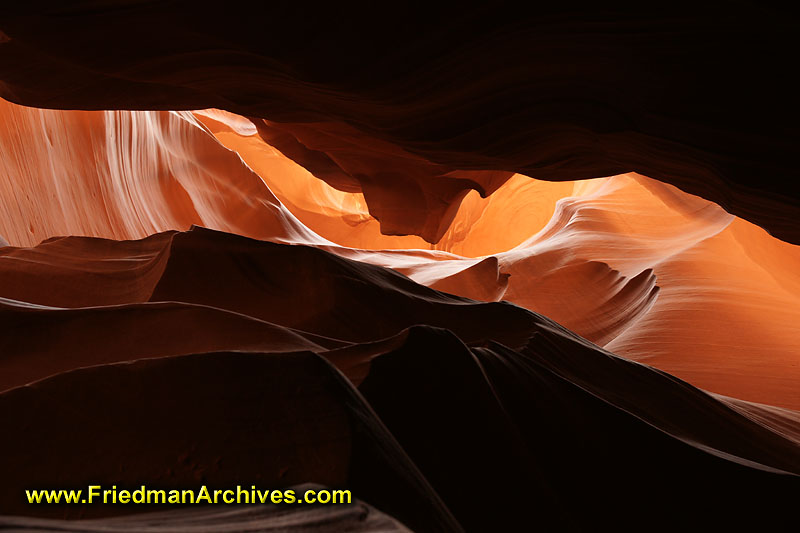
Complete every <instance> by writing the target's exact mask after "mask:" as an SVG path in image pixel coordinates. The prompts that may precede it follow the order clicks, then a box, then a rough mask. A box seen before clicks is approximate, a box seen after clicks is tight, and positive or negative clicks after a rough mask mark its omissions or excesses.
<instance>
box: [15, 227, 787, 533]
mask: <svg viewBox="0 0 800 533" xmlns="http://www.w3.org/2000/svg"><path fill="white" fill-rule="evenodd" d="M148 241H152V242H153V243H156V242H160V243H162V244H165V245H166V248H165V251H164V252H163V254H162V256H163V265H162V268H160V274H158V275H154V274H153V270H152V269H150V270H148V269H139V270H136V269H129V270H128V275H131V272H136V273H138V275H139V276H141V278H142V286H148V287H149V286H154V288H153V289H152V291H151V292H149V294H148V293H147V291H144V292H142V293H138V294H134V293H128V295H127V296H126V297H125V299H126V300H128V301H127V302H126V303H122V302H119V301H117V302H113V303H112V302H108V301H103V299H104V298H106V297H105V296H104V294H103V293H105V292H107V291H108V292H113V287H114V285H115V284H119V283H121V282H120V281H119V279H118V278H116V277H115V276H113V275H109V276H108V277H107V279H106V280H105V281H104V282H103V283H105V285H103V283H98V274H97V272H96V269H94V268H92V260H91V256H92V254H91V250H92V249H93V246H94V245H97V246H98V247H100V248H102V249H105V250H106V252H105V253H106V255H107V256H108V255H113V256H115V257H117V258H118V259H121V258H122V257H124V256H125V255H126V254H131V252H132V251H134V250H136V247H137V246H143V244H142V243H138V244H137V243H130V242H120V243H114V242H111V241H103V240H98V239H89V238H65V239H61V240H59V241H55V243H50V244H43V245H41V246H39V247H37V248H34V249H32V250H29V251H26V250H24V249H16V250H15V249H11V251H12V252H14V253H16V254H17V256H21V255H24V253H26V252H27V253H32V252H34V251H35V252H36V255H37V257H38V260H39V264H40V265H42V269H43V270H41V271H40V274H39V277H38V278H37V280H38V282H37V283H27V284H26V285H27V286H30V287H37V288H36V289H35V290H33V289H32V290H31V294H30V295H29V296H28V297H26V295H24V294H21V293H20V291H19V284H18V283H13V275H14V273H15V270H19V269H20V261H18V260H17V259H16V258H15V257H14V255H13V254H12V255H11V256H9V255H4V256H2V257H0V271H2V272H3V276H2V279H3V280H12V282H9V283H7V284H6V285H4V286H2V287H0V295H3V296H4V297H7V296H8V294H9V291H11V290H17V292H16V293H15V294H14V301H9V300H7V301H6V303H5V305H4V310H3V313H4V315H5V318H4V320H3V321H2V324H3V325H2V326H1V327H2V328H3V329H5V331H4V332H3V333H2V335H0V339H2V341H0V342H2V343H3V350H2V353H3V358H2V359H0V368H2V370H3V373H2V374H3V375H4V376H5V375H7V374H6V372H5V370H6V369H7V368H10V369H12V370H13V369H14V367H15V365H17V367H19V366H20V361H21V360H24V359H25V358H26V357H32V358H34V360H35V361H36V363H35V364H31V365H27V368H28V369H29V370H28V371H27V373H20V372H19V371H16V372H11V373H10V375H12V376H16V377H15V378H13V379H11V378H6V380H7V381H6V382H5V383H4V385H3V388H4V392H2V393H1V394H0V412H2V419H3V421H4V430H5V435H6V437H5V438H4V439H3V440H2V444H0V461H1V462H2V471H3V472H4V476H3V478H2V481H1V482H0V493H1V494H2V495H3V496H2V499H0V501H2V512H3V514H6V515H7V514H17V515H19V514H22V515H41V514H42V513H46V514H47V515H49V516H60V515H66V516H71V517H76V516H78V515H80V516H86V517H90V516H99V515H109V514H117V513H122V512H127V511H128V510H126V509H120V508H109V507H106V506H102V505H101V506H95V505H92V506H86V507H84V508H81V506H77V507H73V508H71V509H64V508H59V507H57V506H47V507H46V508H45V507H41V508H40V507H31V506H29V505H28V504H26V503H23V501H22V498H23V494H24V489H25V488H29V487H28V486H29V485H31V484H33V485H36V484H37V483H38V484H42V483H45V484H54V483H55V484H57V485H59V486H80V485H82V484H84V483H86V482H88V481H92V480H95V479H98V480H102V481H103V482H104V483H105V482H116V483H117V484H118V485H120V486H121V485H123V484H126V483H132V484H133V483H135V484H137V485H138V484H141V483H147V484H152V485H155V484H166V485H176V484H177V485H182V484H187V485H195V484H197V483H200V482H201V481H203V482H206V483H208V484H212V485H226V484H237V483H241V484H248V483H258V484H259V485H264V486H288V485H292V484H296V483H304V482H315V483H321V484H327V485H332V486H347V487H349V488H351V489H352V490H353V491H354V494H355V495H356V497H358V498H359V499H361V500H362V501H365V502H367V503H369V504H371V505H374V506H375V507H377V508H378V509H380V510H381V511H384V512H386V513H389V514H390V515H391V516H393V517H394V518H396V519H397V520H399V521H400V522H402V523H403V524H405V525H407V526H408V527H410V528H411V529H412V530H422V531H432V530H441V531H452V530H456V529H458V528H459V526H458V525H456V524H455V523H454V522H453V520H456V521H458V522H459V524H460V527H463V528H465V529H467V530H473V531H484V530H486V528H487V527H493V528H501V529H503V528H512V527H515V526H517V525H518V524H520V523H533V522H535V523H536V524H540V525H541V526H542V527H547V528H558V529H561V530H570V529H574V530H593V529H596V528H598V527H612V526H613V527H615V528H617V529H621V530H634V529H638V528H640V527H641V524H642V523H643V522H642V521H643V520H652V517H653V516H659V520H658V523H657V524H654V525H653V529H668V528H671V527H677V526H678V525H680V524H683V523H686V521H687V520H691V521H692V523H693V524H696V525H697V526H698V527H712V526H713V527H720V526H725V525H726V524H730V525H731V526H730V527H733V526H732V524H736V525H737V526H741V525H743V524H745V525H752V526H753V527H755V526H758V527H779V526H783V525H785V524H787V523H790V522H791V521H792V520H793V511H792V509H793V506H792V505H791V503H792V502H793V494H794V493H795V492H796V485H797V483H798V481H797V479H798V478H797V474H798V473H800V448H798V443H797V436H798V434H800V431H798V429H797V427H798V426H797V425H796V422H794V421H793V420H792V418H791V417H790V416H788V415H787V416H781V415H780V414H779V413H778V412H773V413H771V418H772V421H771V422H769V423H767V422H766V421H765V419H766V416H765V412H764V411H763V409H761V408H759V407H758V406H752V405H751V404H747V403H746V402H741V401H738V402H733V401H730V400H726V399H722V398H720V397H715V396H712V395H709V394H708V393H705V392H703V391H700V390H698V389H696V388H694V387H692V386H691V385H688V384H687V383H684V382H682V381H680V380H677V379H675V378H673V377H671V376H669V375H667V374H664V373H662V372H659V371H657V370H654V369H652V368H650V367H647V366H644V365H641V364H638V363H634V362H629V361H626V360H624V359H621V358H618V357H616V356H613V355H611V354H609V353H607V352H604V351H602V350H601V349H599V348H597V347H596V346H595V345H592V344H590V343H588V342H587V341H585V340H583V339H581V338H579V337H577V336H575V335H574V334H572V333H570V332H568V331H567V330H565V329H563V328H562V327H560V326H558V325H556V324H555V323H553V322H552V321H550V320H548V319H546V318H544V317H541V316H539V315H536V314H533V313H531V312H529V311H526V310H524V309H522V308H520V307H516V306H513V305H510V304H504V303H479V302H474V301H470V300H466V299H462V298H458V297H454V296H449V295H446V294H442V293H438V292H436V291H434V290H431V289H428V288H425V287H423V286H420V285H418V284H415V283H413V282H412V281H411V280H409V279H407V278H405V277H403V276H402V275H399V274H397V273H395V272H393V271H391V270H387V269H384V268H381V267H377V266H370V265H366V264H364V263H360V262H355V261H351V260H347V259H343V258H341V257H338V256H336V255H333V254H330V253H328V252H325V251H322V250H319V249H316V248H311V247H306V246H290V245H281V244H273V243H266V242H262V241H256V240H251V239H247V238H244V237H239V236H234V235H230V234H225V233H220V232H213V231H210V230H203V229H199V228H198V229H193V230H191V231H189V232H185V233H169V234H162V235H156V236H154V237H151V238H150V239H148V240H146V241H143V242H148ZM52 244H59V245H60V246H59V247H55V248H53V247H52ZM71 248H72V249H73V256H79V255H82V254H83V253H84V251H86V255H87V257H88V259H87V260H86V264H85V265H84V268H81V267H80V265H79V264H78V263H77V261H73V263H72V264H73V268H72V269H71V274H70V275H69V276H65V275H61V276H57V275H48V274H46V268H45V266H46V265H48V263H49V264H52V265H53V269H54V271H55V272H57V271H58V270H59V269H62V267H61V263H62V258H63V257H64V256H65V255H66V254H67V252H68V250H70V249H71ZM7 250H8V249H7ZM49 250H53V253H52V255H51V254H50V253H49ZM135 255H136V254H135V253H133V254H132V256H133V257H135ZM112 264H114V263H113V262H112ZM116 264H117V265H118V266H120V268H121V265H122V264H123V263H122V261H117V262H116ZM148 276H151V277H150V279H148ZM124 284H125V285H129V284H130V280H126V281H125V282H124ZM189 289H191V290H189ZM69 290H72V291H75V292H83V293H85V296H84V298H85V300H84V301H83V303H82V307H79V308H77V307H76V308H58V309H53V308H51V307H44V306H47V305H48V304H52V303H53V302H49V301H48V298H49V294H53V295H59V294H61V295H62V297H63V295H64V294H65V293H66V291H69ZM93 298H94V299H95V301H94V303H90V302H91V300H92V299H93ZM23 301H28V302H35V304H38V306H37V305H35V304H34V303H28V304H23V303H22V302H23ZM159 302H163V303H159ZM168 302H172V303H168ZM87 313H96V314H98V315H102V316H103V318H102V320H104V322H103V324H104V326H103V328H97V327H96V322H95V321H94V320H95V319H92V320H91V321H83V322H82V320H83V319H84V318H85V315H86V314H87ZM130 313H138V316H136V317H135V318H134V319H132V318H131V315H130ZM54 314H60V316H59V317H58V318H57V320H53V321H51V322H50V324H49V326H48V322H47V318H48V317H50V316H52V315H54ZM148 315H149V318H148ZM209 316H210V319H209ZM148 320H152V322H148ZM157 322H160V323H161V328H162V332H163V333H161V334H159V335H137V333H138V332H137V331H136V329H135V328H132V325H137V324H148V323H150V324H154V323H157ZM65 324H69V325H70V326H71V327H69V328H68V331H66V330H65V329H64V328H63V326H64V325H65ZM415 324H420V325H418V326H415ZM34 327H36V328H37V329H36V330H35V331H36V336H37V337H39V338H38V339H32V341H33V342H34V344H33V345H34V346H36V347H37V350H38V351H31V352H29V351H26V350H24V349H19V348H18V349H17V350H16V351H15V350H14V346H15V343H17V342H18V339H19V338H20V332H24V331H34V329H33V328H34ZM214 327H216V328H217V332H215V331H214ZM53 328H55V329H53ZM59 328H60V329H59ZM227 328H230V331H231V332H232V333H234V332H238V331H243V330H244V331H246V332H247V333H246V335H239V334H238V333H235V334H231V335H227V336H225V335H224V334H223V333H224V332H223V331H222V330H223V329H227ZM237 328H239V329H237ZM409 328H410V329H409ZM101 329H102V330H103V331H100V330H101ZM147 330H148V332H152V331H157V330H154V329H153V327H148V328H147ZM203 330H208V331H203ZM182 332H199V333H200V336H199V337H198V336H197V335H196V334H195V333H191V334H185V333H182ZM335 332H339V333H335ZM111 335H113V336H114V337H115V338H116V345H115V346H114V347H112V346H110V343H109V340H108V337H109V336H111ZM170 335H171V338H169V337H170ZM30 336H33V334H31V335H30ZM165 337H167V338H165ZM203 342H208V348H207V349H204V347H203V346H201V344H202V343H203ZM232 350H233V351H232ZM210 351H214V353H204V352H210ZM268 352H271V353H268ZM37 353H38V354H39V355H37ZM37 357H38V358H37ZM326 359H327V360H328V361H329V362H330V363H333V365H331V364H329V362H326ZM134 360H135V361H134ZM132 361H134V362H132ZM115 362H119V363H123V362H127V364H119V363H115ZM22 366H26V365H22ZM334 366H336V367H338V368H339V370H336V369H335V368H334ZM37 372H38V374H37ZM340 372H343V373H344V376H343V375H342V374H341V373H340ZM345 376H349V379H347V378H345ZM355 386H357V387H358V391H360V394H359V393H357V392H356V389H355V388H354V387H355ZM757 415H758V416H760V418H761V419H762V420H761V422H758V421H756V420H755V419H757ZM154 439H155V440H154ZM154 442H157V444H158V445H154ZM52 443H58V446H53V445H52ZM98 450H102V453H100V454H98V453H97V451H98ZM54 476H55V477H54ZM676 487H679V488H680V490H676ZM665 502H668V505H669V507H670V512H669V513H667V514H665V513H663V506H664V505H666V504H667V503H665ZM534 508H535V510H536V511H535V513H533V512H532V509H534ZM336 519H337V518H336V515H333V514H332V515H331V516H330V517H329V520H330V522H329V523H328V525H330V527H335V526H334V525H332V524H336V522H335V520H336ZM325 523H326V522H325V519H322V524H323V525H324V524H325ZM31 524H35V522H31Z"/></svg>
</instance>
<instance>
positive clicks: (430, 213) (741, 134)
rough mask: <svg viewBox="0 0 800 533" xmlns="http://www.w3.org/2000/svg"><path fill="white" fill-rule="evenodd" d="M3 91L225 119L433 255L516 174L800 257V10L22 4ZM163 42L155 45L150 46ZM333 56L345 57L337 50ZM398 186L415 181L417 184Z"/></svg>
mask: <svg viewBox="0 0 800 533" xmlns="http://www.w3.org/2000/svg"><path fill="white" fill-rule="evenodd" d="M0 15H2V17H0V19H2V21H3V22H2V25H0V29H1V30H2V32H3V34H4V35H5V36H6V37H5V38H4V39H3V40H2V41H3V42H2V43H1V44H0V58H2V61H3V64H4V70H3V74H2V75H0V91H2V92H1V93H0V96H2V97H4V98H6V99H10V100H12V101H15V102H17V103H22V104H27V105H35V106H37V107H50V108H61V109H101V110H102V109H168V110H174V109H203V108H210V107H214V108H221V109H227V110H229V111H233V112H235V113H238V114H240V115H243V116H248V117H257V118H258V119H264V120H257V121H256V124H257V126H258V128H259V131H260V134H261V135H263V136H264V137H265V139H267V140H268V141H269V142H271V143H274V144H275V145H276V147H278V149H280V150H282V151H283V152H284V153H285V154H286V155H287V156H289V157H290V158H292V159H294V160H296V161H298V162H300V163H301V164H302V165H303V166H306V167H307V168H309V169H311V170H312V171H313V172H315V173H316V174H317V175H318V177H320V178H322V179H325V180H327V181H329V183H331V184H334V185H335V186H337V187H339V188H342V189H345V190H352V189H353V188H358V189H360V190H362V191H363V192H364V194H365V195H366V199H367V200H368V201H369V202H370V210H371V211H372V212H373V213H374V214H375V215H377V217H378V218H379V219H381V222H382V224H384V226H385V229H386V231H387V232H388V233H396V232H405V233H414V234H418V235H422V236H423V237H425V238H426V239H428V240H435V237H436V236H438V235H439V234H440V233H441V232H442V231H443V230H444V229H445V228H446V223H447V220H448V219H449V217H450V216H451V215H452V213H453V211H454V209H455V207H457V204H458V201H459V200H460V199H461V197H462V196H463V194H464V193H466V192H468V191H469V190H471V189H476V190H478V191H481V192H483V193H490V192H492V191H493V190H496V188H497V186H499V185H500V184H501V183H502V175H496V174H485V173H484V174H481V175H471V176H468V177H464V176H456V177H454V176H452V175H451V172H453V171H463V170H473V171H486V170H500V171H504V172H505V174H504V175H505V176H506V177H507V176H509V175H511V173H513V172H518V173H521V174H524V175H527V176H531V177H534V178H537V179H545V180H574V179H585V178H595V177H602V176H609V175H613V174H619V173H624V172H631V171H635V172H638V173H640V174H643V175H646V176H649V177H652V178H654V179H658V180H661V181H665V182H667V183H671V184H673V185H676V186H678V187H679V188H681V189H682V190H684V191H687V192H689V193H692V194H696V195H699V196H702V197H704V198H707V199H709V200H712V201H714V202H716V203H718V204H720V205H722V206H723V207H725V208H726V209H727V210H728V211H729V212H731V213H734V214H736V215H738V216H741V217H743V218H745V219H747V220H750V221H752V222H754V223H756V224H758V225H760V226H762V227H764V228H766V229H768V230H769V231H770V232H771V233H772V234H774V235H776V236H778V237H779V238H781V239H783V240H786V241H790V242H794V243H800V233H798V229H797V228H798V226H797V222H796V221H797V220H798V219H800V211H799V209H800V208H798V205H800V202H798V199H800V196H798V190H797V187H796V186H789V187H787V186H786V183H789V184H795V183H796V181H797V180H796V179H795V178H796V174H797V172H796V161H795V153H794V152H795V149H796V145H797V140H798V129H797V124H798V123H800V120H798V119H800V113H798V111H800V109H799V108H798V104H797V98H796V94H797V93H798V89H800V87H798V85H797V80H796V79H795V77H793V76H791V75H790V73H789V71H788V70H787V65H791V64H792V63H793V61H794V58H795V52H794V50H795V48H796V46H795V35H796V33H797V28H798V19H797V16H796V13H793V12H782V11H780V10H778V9H777V8H776V7H774V6H760V5H756V4H752V3H734V4H731V3H730V2H717V1H713V2H705V3H703V4H702V5H699V4H698V3H697V2H692V3H685V4H684V3H680V2H679V3H672V4H670V8H669V9H666V8H664V9H661V8H659V7H656V6H651V5H649V4H639V5H635V6H631V5H625V6H615V5H607V4H602V5H601V4H597V3H596V2H587V1H578V2H570V3H569V4H564V5H562V4H554V5H551V6H535V7H534V6H531V7H530V8H528V9H524V8H521V7H520V6H519V5H517V4H516V3H513V4H506V3H504V2H500V3H495V4H492V5H491V6H488V5H487V6H461V9H459V10H458V11H457V12H454V11H453V10H451V9H449V8H446V7H444V6H441V7H439V6H429V5H426V6H424V8H419V9H417V8H412V7H404V8H402V9H396V10H394V11H393V12H392V14H391V16H389V17H381V16H378V15H377V13H375V12H374V11H373V10H369V9H360V8H355V7H347V6H342V5H331V6H325V7H316V8H315V9H313V10H309V9H306V7H305V6H299V5H298V6H271V5H270V6H255V5H253V3H251V2H242V3H239V2H236V1H233V2H230V3H228V4H226V9H224V10H223V9H218V7H217V6H212V5H208V6H205V5H196V3H193V2H182V1H178V2H171V3H170V4H168V5H162V4H160V3H151V2H141V1H136V0H129V1H124V2H118V1H114V2H111V1H109V0H103V1H99V2H92V3H89V4H86V3H83V2H63V1H58V2H56V1H53V0H41V1H37V2H30V3H25V4H24V5H13V6H9V7H5V8H4V9H3V11H2V12H0ZM143 32H144V33H147V35H148V36H149V37H148V40H147V43H146V44H144V43H142V37H141V36H142V33H143ZM334 43H335V44H334ZM401 185H402V187H401Z"/></svg>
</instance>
